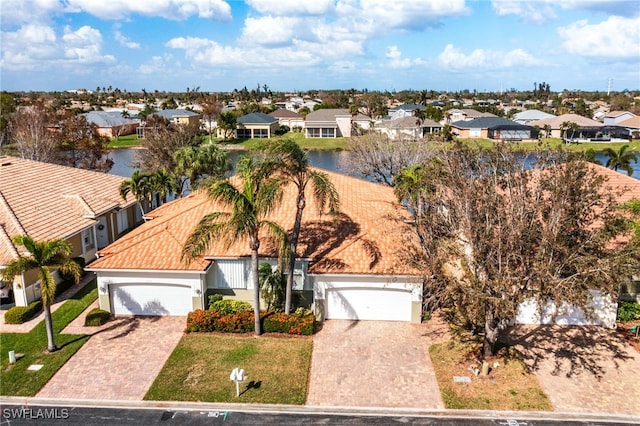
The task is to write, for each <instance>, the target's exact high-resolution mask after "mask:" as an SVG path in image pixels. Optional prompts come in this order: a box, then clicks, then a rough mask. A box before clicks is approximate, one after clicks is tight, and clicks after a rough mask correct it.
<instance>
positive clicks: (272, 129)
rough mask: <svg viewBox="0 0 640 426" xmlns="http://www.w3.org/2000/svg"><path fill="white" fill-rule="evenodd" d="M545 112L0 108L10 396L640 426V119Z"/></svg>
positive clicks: (96, 93)
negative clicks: (620, 421) (468, 412)
mask: <svg viewBox="0 0 640 426" xmlns="http://www.w3.org/2000/svg"><path fill="white" fill-rule="evenodd" d="M534 87H535V89H534V90H533V91H515V90H514V91H508V92H499V93H494V92H491V93H480V92H477V91H468V90H467V91H461V92H436V91H433V90H423V91H402V92H393V93H391V92H377V91H367V90H364V91H357V90H354V89H351V90H326V91H317V90H315V91H308V92H300V93H279V92H274V91H271V90H269V88H268V86H266V85H264V86H262V87H261V86H260V85H258V87H257V89H253V90H248V89H247V88H246V87H245V88H243V89H242V90H234V91H233V92H224V93H222V92H221V93H213V92H211V93H209V92H201V91H200V90H199V88H197V89H188V90H187V91H186V92H182V93H180V92H159V91H155V92H153V93H152V92H147V91H146V90H143V91H141V92H127V91H121V90H120V89H118V88H115V89H114V88H112V87H108V88H104V87H102V88H101V87H97V88H96V89H95V90H87V89H78V90H69V91H66V92H49V93H47V92H15V93H9V92H2V93H1V96H2V122H1V124H2V129H1V130H2V139H0V273H1V275H0V277H1V278H2V293H1V295H2V309H1V310H0V312H1V314H2V318H1V321H2V325H1V333H2V340H1V346H2V347H1V354H0V355H1V362H2V364H1V365H2V372H1V373H0V374H1V375H2V378H1V381H0V383H1V384H0V394H1V395H2V396H3V397H7V398H10V397H18V396H21V397H39V398H65V397H68V398H72V397H73V398H79V399H87V400H93V399H114V400H138V401H140V400H143V399H146V400H151V401H202V402H210V403H229V404H233V403H236V402H239V403H256V404H285V405H291V404H296V405H304V404H306V405H309V406H318V407H331V406H334V407H335V406H345V405H346V406H353V407H358V406H369V407H387V408H392V407H411V408H420V409H429V410H439V409H454V408H469V409H487V410H506V411H512V410H525V411H526V410H528V411H553V410H555V411H562V412H588V413H604V412H606V411H607V409H609V408H611V407H605V406H604V405H606V403H605V402H602V401H603V399H602V398H601V395H602V394H603V393H607V394H608V395H611V396H612V398H614V400H615V402H614V403H612V404H614V405H613V406H612V407H613V408H611V410H612V411H611V413H616V414H619V415H621V416H632V418H638V417H637V416H638V415H640V409H639V408H638V401H640V399H639V397H640V395H638V386H637V383H640V353H639V351H640V339H639V338H638V328H639V327H640V305H639V304H638V302H640V281H639V279H640V180H639V179H640V169H639V168H638V154H637V153H638V152H639V151H640V94H639V93H638V92H629V91H625V92H613V93H610V94H609V93H607V94H606V95H605V94H604V93H599V92H572V91H566V90H565V91H561V92H551V91H550V89H549V85H548V84H546V83H541V84H540V85H539V86H538V85H537V84H536V85H534ZM118 152H120V153H122V152H127V153H128V155H130V157H129V158H130V160H131V164H130V165H129V164H125V165H124V166H125V169H126V170H127V173H126V174H125V175H118V174H115V173H113V170H112V168H113V167H114V165H115V166H118V165H121V164H118V161H120V160H118V158H120V157H117V156H116V155H115V154H116V153H118ZM318 153H323V155H325V157H326V156H328V158H329V160H326V158H325V163H322V162H316V160H315V158H317V157H315V155H316V154H318ZM323 158H324V157H323ZM327 164H330V166H327ZM127 167H128V168H127ZM251 336H256V337H258V336H259V338H256V339H254V338H252V337H251ZM185 353H189V354H190V355H187V356H185V355H184V354H185ZM121 363H126V364H127V367H122V365H123V364H121ZM283 365H287V366H289V368H287V369H283V368H282V366H283ZM614 365H615V366H614ZM212 366H219V368H213V367H212ZM554 366H555V367H554ZM238 367H241V368H243V369H244V370H245V371H246V372H247V375H248V376H249V379H250V380H251V381H250V382H249V381H242V379H241V378H238V377H239V376H238V375H237V374H239V373H237V371H239V370H237V371H236V373H237V374H236V375H235V376H232V379H233V377H236V384H238V386H239V387H238V388H237V389H238V391H237V393H236V388H234V387H233V386H231V385H230V383H231V382H230V380H229V372H230V371H231V369H232V368H238ZM554 368H555V369H556V370H557V371H560V374H559V376H558V374H557V371H556V370H554ZM214 370H215V371H214ZM217 370H220V371H217ZM223 370H224V371H223ZM227 370H229V371H227ZM285 370H286V371H285ZM234 371H235V370H234ZM554 371H555V372H554ZM576 375H577V376H579V379H575V377H576ZM515 377H521V378H522V377H524V379H518V380H516V379H515ZM363 381H364V382H363ZM361 382H363V383H364V386H359V385H358V383H361ZM516 382H517V383H516ZM621 382H624V383H625V385H624V386H617V385H616V383H621ZM518 386H520V387H518ZM241 389H243V390H242V392H240V390H241ZM374 389H375V392H373V393H376V394H377V395H371V393H372V391H373V390H374ZM567 389H569V390H567ZM572 389H573V390H572ZM576 389H579V391H578V390H576ZM571 392H574V393H575V392H580V393H581V398H582V399H584V400H590V401H591V403H590V404H586V405H575V404H574V405H571V404H573V402H566V400H565V399H563V398H565V394H566V393H571ZM485 394H492V397H491V398H489V397H487V399H486V400H485V399H483V398H480V395H485ZM396 398H401V400H400V399H399V400H396ZM230 410H233V408H231V409H230ZM633 416H636V417H633Z"/></svg>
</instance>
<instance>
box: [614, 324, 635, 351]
mask: <svg viewBox="0 0 640 426" xmlns="http://www.w3.org/2000/svg"><path fill="white" fill-rule="evenodd" d="M634 325H635V326H638V327H640V320H636V321H629V322H619V323H618V328H617V331H618V333H620V334H621V335H622V337H624V339H625V340H626V341H627V342H628V343H629V344H630V345H631V346H633V348H634V349H635V350H636V351H638V352H640V334H638V337H636V334H635V333H632V332H631V331H630V328H631V327H633V326H634Z"/></svg>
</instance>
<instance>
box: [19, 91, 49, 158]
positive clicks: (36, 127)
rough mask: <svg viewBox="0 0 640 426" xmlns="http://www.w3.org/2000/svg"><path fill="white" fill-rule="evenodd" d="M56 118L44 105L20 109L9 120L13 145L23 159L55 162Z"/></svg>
mask: <svg viewBox="0 0 640 426" xmlns="http://www.w3.org/2000/svg"><path fill="white" fill-rule="evenodd" d="M55 121H56V120H55V116H54V114H52V113H51V112H49V111H47V109H46V108H45V107H44V105H43V104H42V103H36V104H34V105H32V106H29V107H23V108H19V109H18V110H17V111H16V112H14V113H13V114H12V115H11V118H10V119H9V132H10V134H11V143H13V144H14V145H15V147H16V150H17V151H18V153H19V154H20V156H21V157H22V158H27V159H29V160H37V161H44V162H54V160H55V158H56V156H57V154H58V153H57V148H58V146H57V140H56V130H55V127H54V125H55Z"/></svg>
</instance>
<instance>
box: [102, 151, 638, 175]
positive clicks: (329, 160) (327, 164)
mask: <svg viewBox="0 0 640 426" xmlns="http://www.w3.org/2000/svg"><path fill="white" fill-rule="evenodd" d="M136 151H137V149H116V150H113V151H111V153H110V154H109V155H110V156H111V158H112V159H113V163H114V164H113V168H112V169H111V171H110V173H111V174H114V175H118V176H125V177H130V176H131V173H133V171H134V170H135V165H134V163H135V152H136ZM240 154H241V152H240V151H230V157H231V160H232V163H233V164H235V161H236V160H237V158H238V157H239V156H240ZM347 156H349V152H348V151H309V161H310V162H311V165H312V166H316V167H320V168H322V169H326V170H331V171H334V172H338V173H345V174H349V171H348V170H343V169H342V168H341V167H340V163H341V160H344V158H346V157H347ZM638 157H640V155H639V156H638ZM596 158H597V159H598V160H600V161H601V162H602V164H605V163H606V157H605V156H604V155H602V154H597V155H596ZM638 161H639V163H635V164H634V163H632V167H633V169H634V172H633V175H632V176H633V177H634V178H636V179H639V180H640V158H638Z"/></svg>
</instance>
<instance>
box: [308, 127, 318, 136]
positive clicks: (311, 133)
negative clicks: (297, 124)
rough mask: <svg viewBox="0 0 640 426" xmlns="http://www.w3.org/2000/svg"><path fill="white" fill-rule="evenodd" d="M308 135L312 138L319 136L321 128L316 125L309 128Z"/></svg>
mask: <svg viewBox="0 0 640 426" xmlns="http://www.w3.org/2000/svg"><path fill="white" fill-rule="evenodd" d="M307 135H308V137H310V138H319V137H320V129H318V128H316V127H311V128H307Z"/></svg>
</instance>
